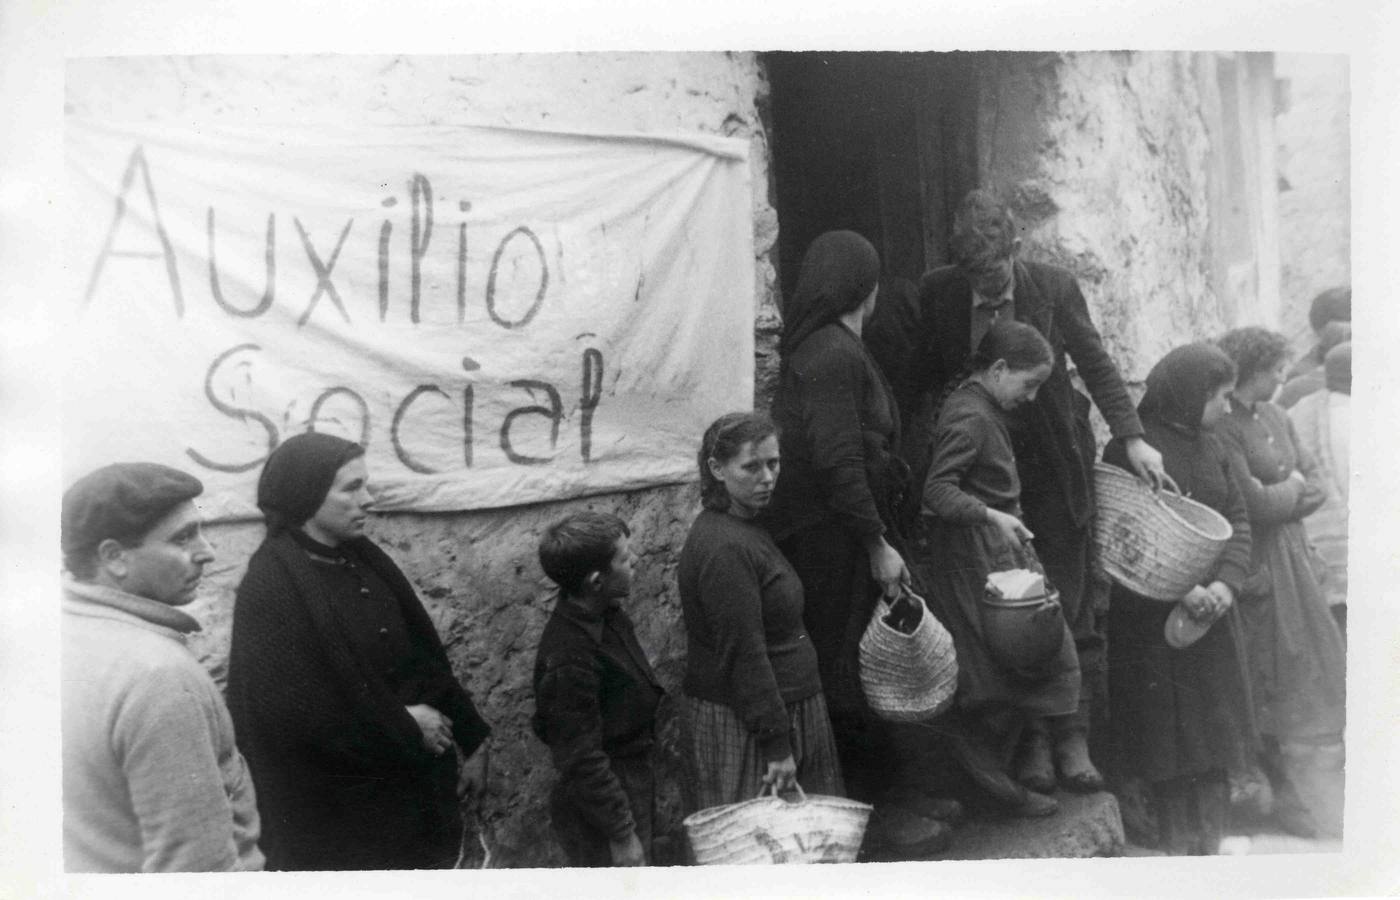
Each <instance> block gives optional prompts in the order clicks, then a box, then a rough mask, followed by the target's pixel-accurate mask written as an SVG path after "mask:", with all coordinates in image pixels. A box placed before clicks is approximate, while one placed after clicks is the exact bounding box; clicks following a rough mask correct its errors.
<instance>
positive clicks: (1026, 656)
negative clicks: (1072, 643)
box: [979, 588, 1065, 672]
mask: <svg viewBox="0 0 1400 900" xmlns="http://www.w3.org/2000/svg"><path fill="white" fill-rule="evenodd" d="M979 611H980V612H981V617H982V635H983V637H984V638H985V639H986V642H987V649H988V651H990V653H991V655H992V658H993V659H995V660H996V661H997V662H998V663H1000V664H1001V665H1003V666H1005V667H1007V668H1008V669H1012V670H1013V671H1018V672H1027V671H1029V670H1035V669H1038V668H1040V667H1041V666H1043V665H1044V664H1045V663H1047V662H1049V661H1050V659H1051V658H1052V657H1054V656H1055V654H1056V653H1058V652H1059V649H1060V644H1061V643H1062V642H1063V640H1064V629H1065V620H1064V616H1063V615H1062V614H1061V612H1060V592H1059V591H1057V590H1055V589H1054V588H1051V589H1050V590H1049V591H1048V592H1047V593H1045V594H1042V595H1041V596H1039V597H1027V598H1024V599H1021V600H1004V599H1002V598H1001V597H999V596H997V595H996V594H995V593H993V592H991V591H986V592H984V593H983V594H982V603H981V605H980V608H979Z"/></svg>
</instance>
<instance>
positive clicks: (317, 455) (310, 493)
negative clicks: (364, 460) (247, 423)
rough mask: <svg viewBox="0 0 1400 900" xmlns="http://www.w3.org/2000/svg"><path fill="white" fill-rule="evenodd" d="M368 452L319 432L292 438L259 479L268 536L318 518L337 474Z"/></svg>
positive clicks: (282, 447)
mask: <svg viewBox="0 0 1400 900" xmlns="http://www.w3.org/2000/svg"><path fill="white" fill-rule="evenodd" d="M364 452H365V448H364V447H361V446H360V445H359V444H353V443H351V442H350V441H347V440H345V439H344V438H338V437H336V436H335V435H333V434H320V433H319V432H315V431H308V432H305V433H303V434H298V435H295V436H293V437H290V438H288V439H287V440H286V441H285V442H284V443H283V444H282V445H281V446H279V447H278V448H277V449H276V450H273V451H272V455H270V456H269V457H268V458H267V462H266V463H264V464H263V470H262V475H261V476H260V477H259V478H258V509H260V510H262V511H263V515H265V516H266V517H267V534H268V537H272V536H273V535H276V534H278V533H279V532H282V531H284V530H286V529H289V528H298V527H300V526H301V524H302V523H303V522H305V521H306V520H307V519H309V518H311V517H312V516H313V515H315V514H316V510H318V509H320V508H321V504H322V503H323V502H325V499H326V495H327V494H328V493H330V490H331V485H332V484H334V483H335V473H336V472H339V471H340V467H341V466H343V465H345V464H346V463H348V462H349V461H350V460H352V459H354V458H355V457H357V456H362V455H364Z"/></svg>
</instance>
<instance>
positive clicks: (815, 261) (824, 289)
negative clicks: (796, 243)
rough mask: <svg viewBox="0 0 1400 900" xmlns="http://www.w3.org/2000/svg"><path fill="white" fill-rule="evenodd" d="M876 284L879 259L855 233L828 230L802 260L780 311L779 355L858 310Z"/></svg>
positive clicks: (869, 246) (790, 351)
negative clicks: (794, 282) (781, 327)
mask: <svg viewBox="0 0 1400 900" xmlns="http://www.w3.org/2000/svg"><path fill="white" fill-rule="evenodd" d="M879 280H880V255H879V254H878V253H876V252H875V248H874V247H873V246H871V244H870V242H869V241H867V240H866V239H865V238H863V237H861V236H860V235H858V234H856V233H855V232H854V231H828V232H827V233H826V234H824V235H822V236H821V237H819V238H817V239H816V240H815V241H813V242H812V246H810V247H808V248H807V255H806V256H804V257H802V271H801V272H800V273H799V274H798V276H797V289H796V290H794V291H793V292H792V297H791V298H789V299H788V302H787V305H786V306H784V307H783V337H782V340H781V341H780V342H779V343H778V351H779V352H780V353H782V354H783V355H784V356H787V355H788V354H790V353H792V352H793V351H794V350H796V349H797V348H798V347H800V346H802V342H803V341H804V340H806V339H807V337H808V336H809V335H811V333H812V332H814V331H816V330H817V329H818V328H821V327H822V326H824V325H829V324H831V323H832V322H835V321H836V320H837V319H839V318H840V317H841V316H843V315H845V314H846V313H848V312H850V311H851V310H853V309H855V308H856V307H858V306H860V305H861V303H862V302H864V300H865V298H866V297H868V296H870V292H871V291H872V290H873V289H874V288H875V285H876V284H877V283H879Z"/></svg>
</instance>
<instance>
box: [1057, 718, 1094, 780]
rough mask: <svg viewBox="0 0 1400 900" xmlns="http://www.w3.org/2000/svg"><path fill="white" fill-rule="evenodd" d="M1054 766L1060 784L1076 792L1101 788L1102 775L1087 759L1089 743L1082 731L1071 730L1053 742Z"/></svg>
mask: <svg viewBox="0 0 1400 900" xmlns="http://www.w3.org/2000/svg"><path fill="white" fill-rule="evenodd" d="M1055 768H1056V769H1057V770H1058V772H1059V776H1060V777H1059V782H1060V786H1061V787H1063V788H1064V789H1065V790H1068V791H1072V792H1074V793H1076V794H1093V793H1096V792H1098V791H1101V790H1103V788H1104V782H1103V775H1101V774H1099V770H1098V769H1097V768H1095V767H1094V763H1093V762H1092V761H1091V760H1090V759H1089V744H1088V741H1086V740H1085V734H1084V732H1082V731H1071V732H1069V733H1067V734H1065V735H1063V736H1062V737H1061V738H1060V739H1059V741H1058V742H1056V744H1055Z"/></svg>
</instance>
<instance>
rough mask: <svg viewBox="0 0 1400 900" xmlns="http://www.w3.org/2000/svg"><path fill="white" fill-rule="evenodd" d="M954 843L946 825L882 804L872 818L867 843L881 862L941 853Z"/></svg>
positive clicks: (951, 830)
mask: <svg viewBox="0 0 1400 900" xmlns="http://www.w3.org/2000/svg"><path fill="white" fill-rule="evenodd" d="M952 842H953V829H952V827H951V826H950V825H948V824H947V823H946V822H940V821H938V820H937V819H928V818H925V817H923V816H920V815H917V814H915V813H912V812H910V811H909V810H907V809H902V808H900V807H898V806H891V805H889V804H884V805H882V806H880V807H878V808H877V809H876V810H875V813H874V815H872V816H871V820H870V828H869V831H868V836H867V839H866V843H867V844H868V845H871V851H872V853H873V854H874V855H876V856H878V857H880V858H894V859H918V858H921V857H925V856H932V855H934V854H936V853H942V852H943V851H944V850H947V849H948V846H949V845H950V844H951V843H952Z"/></svg>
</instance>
